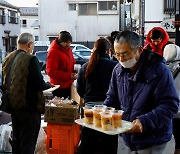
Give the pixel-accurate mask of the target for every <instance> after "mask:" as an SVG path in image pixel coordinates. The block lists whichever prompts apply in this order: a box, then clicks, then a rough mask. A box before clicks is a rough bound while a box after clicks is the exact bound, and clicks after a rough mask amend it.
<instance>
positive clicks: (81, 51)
mask: <svg viewBox="0 0 180 154" xmlns="http://www.w3.org/2000/svg"><path fill="white" fill-rule="evenodd" d="M73 52H75V53H77V54H79V55H81V56H83V57H85V58H90V56H91V50H90V49H79V50H74V51H73Z"/></svg>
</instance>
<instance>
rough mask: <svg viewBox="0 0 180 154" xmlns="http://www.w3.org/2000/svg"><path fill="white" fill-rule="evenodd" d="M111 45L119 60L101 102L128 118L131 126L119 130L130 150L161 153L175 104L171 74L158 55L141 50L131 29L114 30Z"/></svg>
mask: <svg viewBox="0 0 180 154" xmlns="http://www.w3.org/2000/svg"><path fill="white" fill-rule="evenodd" d="M114 48H115V55H116V58H117V59H118V61H119V64H117V65H116V66H115V68H114V70H113V73H112V78H111V82H110V85H109V90H108V92H107V98H106V99H105V101H104V104H105V105H107V106H112V107H115V108H117V109H122V110H123V111H124V113H123V120H126V121H130V122H132V124H133V127H132V129H131V130H129V131H128V132H126V133H123V134H122V137H123V140H124V142H125V144H126V145H127V146H128V147H129V149H130V150H131V151H133V152H132V153H138V154H165V153H166V152H165V151H164V150H165V148H166V147H167V146H169V144H170V141H171V140H172V119H173V117H174V116H175V114H176V113H177V111H178V106H179V98H178V95H177V92H176V88H175V85H174V81H173V77H172V74H171V72H170V71H169V69H168V68H167V66H166V64H165V60H164V58H163V57H162V56H160V55H158V54H156V53H154V52H151V51H150V50H146V49H144V50H143V47H141V46H140V37H139V36H138V34H136V33H135V32H131V31H123V32H122V33H120V34H118V35H117V36H116V39H115V43H114ZM172 153H173V151H172Z"/></svg>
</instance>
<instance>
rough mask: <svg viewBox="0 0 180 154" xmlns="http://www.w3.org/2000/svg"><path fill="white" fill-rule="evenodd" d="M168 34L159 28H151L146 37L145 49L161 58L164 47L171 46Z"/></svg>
mask: <svg viewBox="0 0 180 154" xmlns="http://www.w3.org/2000/svg"><path fill="white" fill-rule="evenodd" d="M171 43H172V42H170V41H169V35H168V33H167V32H166V31H165V30H164V29H163V28H161V27H154V28H152V29H151V30H150V31H149V32H148V34H147V37H146V43H145V44H147V45H146V46H145V49H149V50H151V51H153V52H156V53H158V54H160V55H161V56H163V50H164V47H165V46H166V45H167V44H171Z"/></svg>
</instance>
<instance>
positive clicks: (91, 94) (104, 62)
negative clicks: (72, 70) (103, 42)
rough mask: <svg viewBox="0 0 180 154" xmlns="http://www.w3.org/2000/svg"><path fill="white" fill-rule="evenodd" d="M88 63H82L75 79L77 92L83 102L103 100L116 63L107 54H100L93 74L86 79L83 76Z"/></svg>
mask: <svg viewBox="0 0 180 154" xmlns="http://www.w3.org/2000/svg"><path fill="white" fill-rule="evenodd" d="M87 64H88V63H85V64H84V65H82V67H81V69H80V72H79V74H78V79H77V84H76V88H77V92H78V94H79V95H80V97H82V98H84V102H85V103H87V102H96V101H104V100H105V98H106V92H107V90H108V88H109V82H110V80H111V74H112V71H113V69H114V67H115V65H116V64H117V62H116V61H112V60H110V59H109V57H108V56H107V54H104V55H101V56H100V59H99V62H98V65H97V67H96V70H95V72H94V75H93V76H92V77H91V78H90V79H88V80H86V79H85V77H84V74H85V70H86V67H87Z"/></svg>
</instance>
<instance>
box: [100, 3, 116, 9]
mask: <svg viewBox="0 0 180 154" xmlns="http://www.w3.org/2000/svg"><path fill="white" fill-rule="evenodd" d="M98 6H99V11H107V10H117V1H101V2H98Z"/></svg>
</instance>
